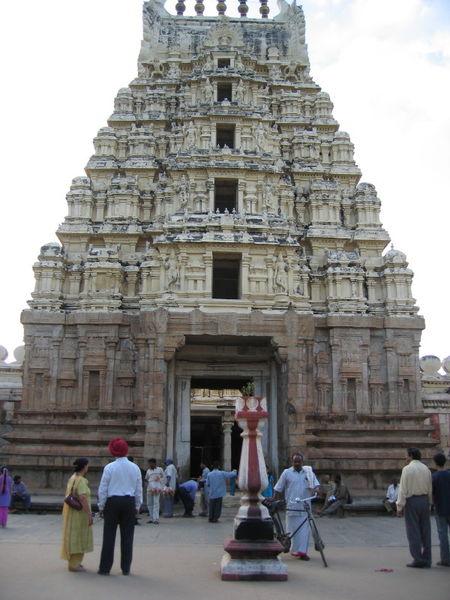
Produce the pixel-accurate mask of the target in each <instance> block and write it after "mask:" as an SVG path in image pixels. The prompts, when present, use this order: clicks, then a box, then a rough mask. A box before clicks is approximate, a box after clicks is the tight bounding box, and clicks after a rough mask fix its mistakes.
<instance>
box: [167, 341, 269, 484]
mask: <svg viewBox="0 0 450 600" xmlns="http://www.w3.org/2000/svg"><path fill="white" fill-rule="evenodd" d="M274 354H275V350H274V347H273V345H272V344H271V343H270V338H267V337H266V338H257V337H255V338H249V337H245V338H244V337H240V336H186V343H185V345H184V346H183V347H182V348H179V349H178V350H177V351H176V352H175V356H174V358H173V359H172V361H171V362H170V364H169V368H168V380H167V387H166V389H167V392H168V393H167V437H166V454H167V456H173V457H174V460H175V462H176V464H177V466H178V467H179V468H180V471H181V474H182V476H183V477H188V476H198V475H199V474H200V462H201V461H202V460H204V461H205V462H207V463H212V462H213V461H214V460H219V461H220V462H221V464H222V465H223V468H224V469H226V470H228V469H232V468H237V467H238V466H239V458H240V450H241V443H242V440H241V437H240V430H239V429H240V428H239V426H238V425H237V424H236V423H235V421H234V410H235V402H236V397H237V396H240V389H241V388H242V387H243V386H244V385H245V384H246V383H248V382H253V383H254V386H255V394H257V395H263V396H266V397H267V400H268V405H269V409H270V422H269V424H268V428H267V430H266V431H265V435H264V438H263V449H264V454H265V456H266V459H267V460H268V461H269V462H270V464H271V465H274V466H275V467H277V466H278V426H277V419H278V408H277V395H278V394H277V388H278V386H277V377H278V376H277V372H278V370H277V361H276V357H275V355H274Z"/></svg>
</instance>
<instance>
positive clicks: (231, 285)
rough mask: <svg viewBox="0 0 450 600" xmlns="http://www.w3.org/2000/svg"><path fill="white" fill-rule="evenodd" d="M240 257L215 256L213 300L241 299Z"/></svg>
mask: <svg viewBox="0 0 450 600" xmlns="http://www.w3.org/2000/svg"><path fill="white" fill-rule="evenodd" d="M240 274H241V257H240V256H229V257H228V256H213V289H212V297H213V298H226V299H229V300H232V299H238V298H240Z"/></svg>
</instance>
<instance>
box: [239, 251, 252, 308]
mask: <svg viewBox="0 0 450 600" xmlns="http://www.w3.org/2000/svg"><path fill="white" fill-rule="evenodd" d="M249 267H250V256H249V255H248V254H247V253H245V254H244V253H243V254H242V259H241V298H242V299H243V300H246V299H247V297H248V294H249V286H248V279H249Z"/></svg>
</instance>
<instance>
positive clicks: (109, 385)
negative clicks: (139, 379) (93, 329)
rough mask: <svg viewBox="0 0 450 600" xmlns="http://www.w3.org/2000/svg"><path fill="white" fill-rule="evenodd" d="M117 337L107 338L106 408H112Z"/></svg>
mask: <svg viewBox="0 0 450 600" xmlns="http://www.w3.org/2000/svg"><path fill="white" fill-rule="evenodd" d="M116 346H117V340H116V339H109V340H106V389H105V405H104V408H105V410H112V407H113V391H114V363H115V359H116Z"/></svg>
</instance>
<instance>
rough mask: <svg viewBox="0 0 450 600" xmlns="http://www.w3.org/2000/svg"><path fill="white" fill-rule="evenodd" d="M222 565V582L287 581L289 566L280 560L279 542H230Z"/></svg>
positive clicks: (281, 549) (280, 548)
mask: <svg viewBox="0 0 450 600" xmlns="http://www.w3.org/2000/svg"><path fill="white" fill-rule="evenodd" d="M225 550H226V552H228V554H224V556H223V558H222V562H221V565H220V570H221V574H222V581H287V578H288V572H287V566H286V565H285V564H284V563H283V562H282V561H281V560H280V559H279V558H278V554H280V552H282V551H283V548H282V547H281V544H280V543H279V542H278V541H271V542H259V541H258V542H238V541H236V540H229V541H228V542H227V543H226V544H225Z"/></svg>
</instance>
